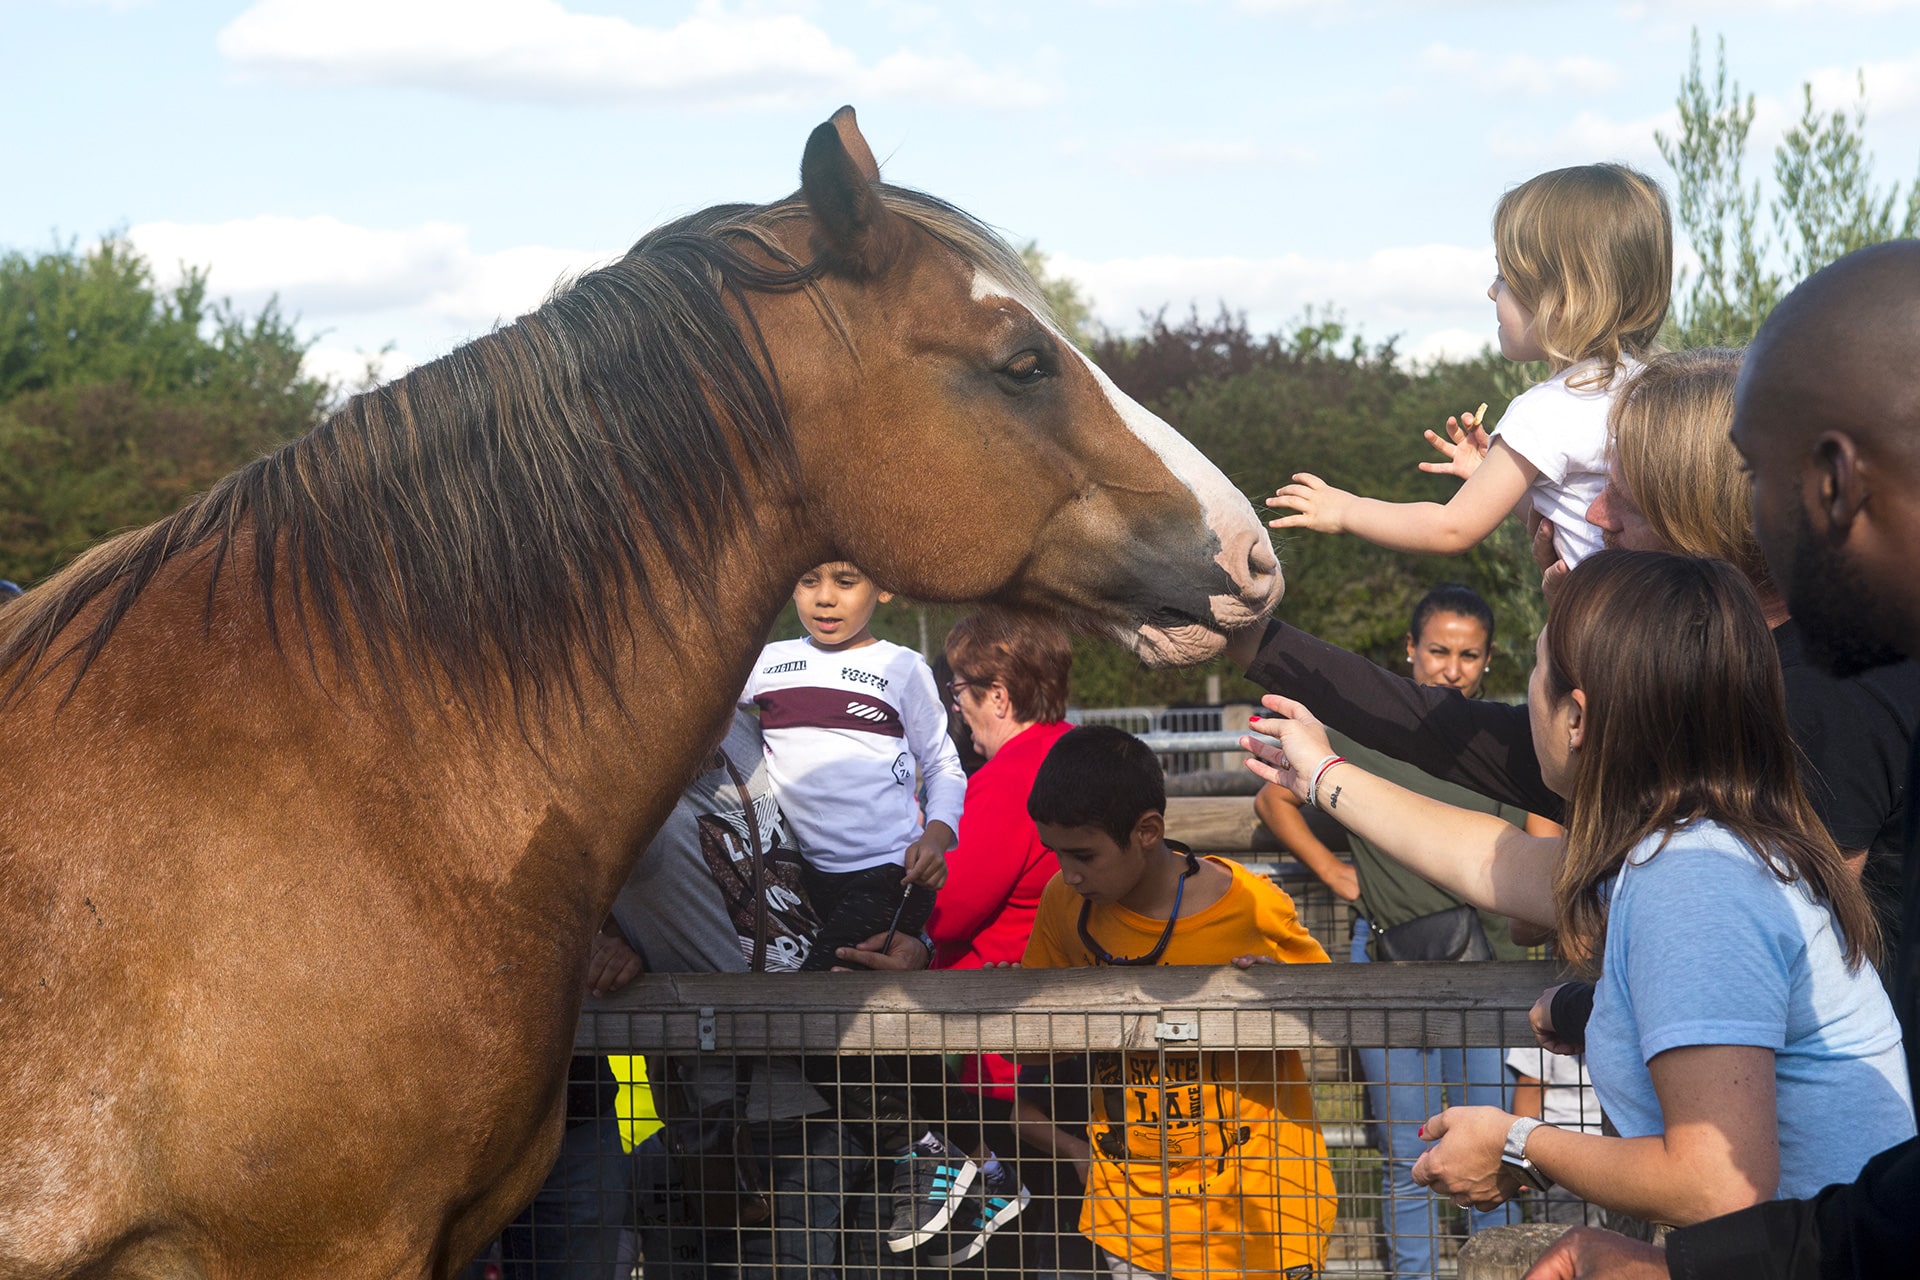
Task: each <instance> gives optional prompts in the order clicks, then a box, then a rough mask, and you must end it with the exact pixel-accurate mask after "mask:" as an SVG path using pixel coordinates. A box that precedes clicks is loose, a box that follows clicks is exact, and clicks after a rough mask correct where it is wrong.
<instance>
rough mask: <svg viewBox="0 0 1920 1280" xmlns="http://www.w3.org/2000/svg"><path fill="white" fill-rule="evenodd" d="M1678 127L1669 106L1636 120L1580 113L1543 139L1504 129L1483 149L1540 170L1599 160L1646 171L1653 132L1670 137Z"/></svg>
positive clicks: (1654, 160)
mask: <svg viewBox="0 0 1920 1280" xmlns="http://www.w3.org/2000/svg"><path fill="white" fill-rule="evenodd" d="M1679 127H1680V117H1679V113H1678V112H1677V111H1676V110H1675V109H1674V108H1672V107H1668V108H1667V109H1666V110H1664V111H1661V112H1660V113H1658V114H1657V115H1651V116H1644V117H1642V118H1641V119H1638V120H1615V119H1614V118H1612V117H1611V116H1607V115H1604V114H1602V113H1600V112H1598V111H1582V112H1579V113H1578V114H1576V115H1575V116H1574V117H1573V119H1571V120H1569V121H1567V122H1566V123H1565V124H1563V125H1561V126H1560V127H1559V128H1558V129H1556V130H1554V131H1553V132H1552V133H1550V134H1547V135H1545V136H1542V135H1540V134H1530V133H1522V132H1519V131H1517V130H1515V129H1513V128H1510V127H1502V128H1498V129H1495V130H1494V131H1493V133H1492V134H1491V135H1490V136H1489V138H1488V140H1487V146H1488V149H1489V150H1490V151H1492V153H1493V154H1494V155H1496V156H1505V157H1509V158H1512V159H1516V160H1526V161H1529V162H1531V163H1533V164H1535V165H1537V166H1539V167H1541V168H1550V167H1552V166H1554V165H1565V164H1594V163H1598V162H1600V161H1603V160H1623V161H1626V162H1628V163H1632V164H1638V165H1642V166H1648V167H1651V166H1653V165H1656V164H1658V163H1660V148H1659V146H1658V145H1657V144H1656V143H1655V142H1654V139H1653V135H1654V131H1655V130H1656V129H1657V130H1659V131H1661V132H1663V133H1667V134H1673V133H1677V132H1678V131H1679Z"/></svg>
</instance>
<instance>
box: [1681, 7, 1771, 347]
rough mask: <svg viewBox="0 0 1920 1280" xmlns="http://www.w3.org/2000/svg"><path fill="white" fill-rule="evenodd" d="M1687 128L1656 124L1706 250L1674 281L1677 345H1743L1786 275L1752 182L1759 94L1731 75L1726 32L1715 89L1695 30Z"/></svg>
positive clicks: (1684, 206) (1686, 221)
mask: <svg viewBox="0 0 1920 1280" xmlns="http://www.w3.org/2000/svg"><path fill="white" fill-rule="evenodd" d="M1677 105H1678V107H1679V109H1680V132H1679V134H1678V135H1671V134H1667V133H1665V132H1662V131H1660V130H1655V131H1654V135H1653V139H1654V143H1655V144H1656V145H1657V146H1658V147H1659V148H1660V156H1661V158H1662V159H1664V160H1665V161H1666V162H1667V164H1668V165H1669V166H1670V167H1671V168H1672V169H1673V171H1674V174H1675V175H1676V176H1677V178H1678V180H1679V181H1678V189H1677V191H1676V193H1675V194H1676V197H1677V199H1676V203H1677V204H1678V206H1679V208H1678V210H1677V212H1678V214H1679V217H1680V225H1681V227H1683V228H1684V229H1685V230H1686V233H1687V238H1688V240H1690V241H1691V242H1692V243H1693V249H1694V252H1695V253H1696V254H1698V255H1699V257H1700V269H1699V270H1698V271H1697V272H1693V271H1689V270H1687V269H1682V271H1681V273H1680V276H1679V278H1678V279H1676V280H1675V281H1674V308H1673V318H1672V320H1671V321H1670V323H1671V324H1672V326H1673V328H1674V330H1675V334H1674V335H1673V345H1676V346H1688V347H1695V346H1729V345H1731V346H1739V345H1742V344H1744V343H1745V342H1746V341H1747V340H1748V339H1750V338H1751V337H1753V334H1754V331H1755V330H1757V329H1758V328H1759V327H1760V321H1762V320H1763V319H1765V318H1766V314H1767V312H1768V311H1770V310H1772V309H1773V304H1774V303H1775V302H1776V301H1778V300H1779V297H1780V277H1779V276H1778V275H1776V274H1774V273H1773V272H1771V271H1768V270H1767V269H1766V268H1765V266H1764V265H1763V263H1762V261H1761V260H1762V257H1763V256H1764V253H1765V244H1764V242H1763V240H1762V237H1761V233H1760V232H1759V230H1758V229H1757V228H1758V225H1759V212H1760V184H1759V182H1758V181H1755V182H1754V183H1753V184H1752V185H1750V186H1749V185H1748V184H1747V182H1746V180H1745V177H1744V175H1743V173H1742V169H1743V167H1744V165H1745V163H1746V154H1747V132H1748V130H1749V129H1751V128H1752V127H1753V95H1752V94H1751V93H1749V94H1747V95H1746V96H1745V97H1744V98H1743V97H1742V96H1741V93H1740V83H1739V81H1737V80H1736V81H1733V82H1731V83H1729V82H1728V79H1727V41H1726V37H1724V36H1722V37H1721V38H1720V45H1719V56H1718V59H1717V66H1716V70H1715V73H1714V81H1713V86H1712V89H1711V91H1709V89H1708V86H1707V84H1706V81H1705V79H1704V78H1703V77H1702V76H1701V74H1700V32H1699V30H1698V29H1697V28H1696V29H1695V30H1694V33H1693V50H1692V55H1691V57H1690V59H1689V61H1688V64H1687V75H1686V78H1685V79H1684V80H1682V81H1681V82H1680V97H1679V100H1678V103H1677Z"/></svg>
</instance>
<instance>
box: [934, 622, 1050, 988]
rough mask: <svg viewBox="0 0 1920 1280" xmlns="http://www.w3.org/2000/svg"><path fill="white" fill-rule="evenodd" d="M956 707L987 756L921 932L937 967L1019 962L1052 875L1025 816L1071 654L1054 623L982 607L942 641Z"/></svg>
mask: <svg viewBox="0 0 1920 1280" xmlns="http://www.w3.org/2000/svg"><path fill="white" fill-rule="evenodd" d="M946 652H947V662H948V663H949V664H951V666H952V667H953V705H954V708H955V709H956V710H957V711H959V713H960V715H961V716H962V718H964V719H965V720H966V722H967V728H968V729H969V730H970V731H971V732H972V734H973V741H974V745H975V746H976V747H977V748H979V751H980V754H981V755H983V756H985V757H986V760H987V762H986V764H984V765H982V766H981V767H980V768H979V770H978V771H977V772H975V773H974V775H973V777H972V778H971V779H969V780H968V782H967V797H966V804H965V807H964V808H963V809H962V811H961V814H960V832H959V837H960V843H959V845H958V846H957V847H956V848H955V849H954V850H953V851H952V852H951V853H949V854H948V855H947V882H946V884H944V885H942V886H941V889H940V896H939V898H938V899H937V900H936V901H935V903H934V908H933V918H932V919H931V920H929V921H928V922H927V935H928V937H930V938H932V939H933V967H934V968H936V969H978V968H981V967H982V966H984V965H988V964H992V963H994V962H995V961H1002V960H1010V961H1015V962H1017V961H1019V959H1020V957H1021V956H1023V955H1025V954H1026V950H1027V935H1028V934H1030V933H1031V932H1033V918H1034V913H1035V912H1036V911H1038V910H1039V907H1040V891H1041V890H1042V889H1044V888H1046V887H1047V882H1048V881H1049V880H1051V879H1053V876H1054V872H1056V871H1057V870H1059V867H1058V866H1057V865H1056V864H1055V862H1054V859H1053V855H1052V854H1050V853H1048V852H1047V849H1046V846H1045V845H1043V844H1041V843H1040V836H1039V833H1038V832H1036V831H1035V830H1034V826H1033V819H1032V818H1029V817H1028V816H1027V793H1028V792H1029V791H1031V790H1032V789H1033V777H1034V775H1035V774H1036V773H1038V772H1039V771H1040V762H1041V761H1042V760H1044V759H1046V755H1047V752H1048V751H1049V750H1051V749H1052V747H1053V744H1054V743H1055V742H1057V741H1059V740H1060V737H1061V735H1062V734H1064V733H1066V731H1067V730H1068V729H1070V728H1072V727H1073V726H1071V725H1069V724H1067V723H1066V714H1067V677H1068V675H1069V673H1070V672H1071V671H1072V668H1073V651H1072V649H1071V648H1070V647H1069V646H1068V643H1067V637H1066V633H1065V632H1063V631H1062V630H1061V629H1060V628H1059V627H1058V626H1056V625H1054V624H1053V623H1051V622H1048V621H1046V620H1044V619H1041V618H1037V617H1034V616H1033V615H1030V614H1022V613H1014V612H1011V611H1008V610H1005V609H994V608H988V609H982V610H980V611H979V612H977V613H971V614H968V615H967V616H966V617H965V618H962V619H961V620H960V622H959V623H958V624H957V625H955V627H954V628H953V630H952V631H951V632H950V633H948V635H947V644H946Z"/></svg>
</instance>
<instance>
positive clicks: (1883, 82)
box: [1793, 54, 1920, 120]
mask: <svg viewBox="0 0 1920 1280" xmlns="http://www.w3.org/2000/svg"><path fill="white" fill-rule="evenodd" d="M1862 78H1864V79H1865V80H1866V84H1867V116H1868V119H1869V120H1871V119H1873V118H1874V117H1876V116H1878V115H1879V114H1880V113H1882V112H1900V111H1906V110H1908V109H1910V108H1911V107H1913V106H1914V105H1916V104H1920V54H1916V55H1914V56H1913V57H1909V58H1892V59H1887V60H1884V61H1881V62H1868V63H1865V64H1861V65H1856V66H1850V67H1822V68H1820V69H1819V70H1818V71H1814V72H1812V73H1810V74H1808V75H1807V76H1806V77H1805V79H1806V80H1807V82H1808V83H1810V84H1812V85H1813V105H1814V107H1815V108H1816V109H1818V110H1824V111H1834V110H1851V109H1852V107H1853V105H1854V103H1855V102H1857V101H1859V98H1860V81H1861V79H1862ZM1793 106H1794V116H1795V118H1798V116H1799V107H1800V102H1799V95H1798V94H1796V95H1795V100H1794V103H1793Z"/></svg>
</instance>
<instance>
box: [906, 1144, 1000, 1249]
mask: <svg viewBox="0 0 1920 1280" xmlns="http://www.w3.org/2000/svg"><path fill="white" fill-rule="evenodd" d="M979 1172H980V1166H979V1165H977V1164H975V1163H974V1162H973V1161H971V1160H968V1161H967V1162H966V1163H965V1164H962V1165H961V1166H960V1172H959V1173H957V1174H955V1175H954V1178H953V1185H952V1186H951V1187H949V1188H947V1202H946V1203H945V1204H943V1205H941V1206H940V1211H939V1212H938V1213H936V1214H934V1215H933V1217H932V1218H931V1219H930V1220H929V1221H928V1222H927V1224H926V1225H925V1226H923V1227H921V1228H920V1229H919V1230H918V1231H916V1232H914V1233H913V1234H912V1235H906V1236H888V1237H887V1248H889V1249H891V1250H893V1251H894V1252H895V1253H906V1252H907V1251H908V1250H910V1249H918V1248H919V1247H920V1246H921V1245H923V1244H925V1243H926V1242H927V1241H929V1240H931V1239H933V1238H934V1237H935V1236H937V1235H939V1234H940V1233H941V1232H942V1231H945V1230H946V1229H947V1224H948V1223H949V1222H952V1221H953V1211H954V1209H955V1208H956V1207H957V1206H958V1205H959V1204H960V1201H961V1200H963V1199H964V1198H965V1197H966V1194H967V1191H968V1189H969V1188H971V1187H972V1186H973V1180H974V1178H975V1177H976V1176H977V1175H978V1174H979Z"/></svg>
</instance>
